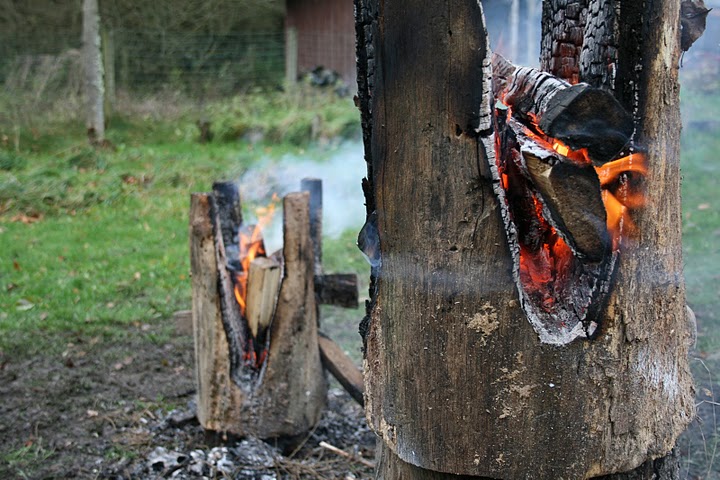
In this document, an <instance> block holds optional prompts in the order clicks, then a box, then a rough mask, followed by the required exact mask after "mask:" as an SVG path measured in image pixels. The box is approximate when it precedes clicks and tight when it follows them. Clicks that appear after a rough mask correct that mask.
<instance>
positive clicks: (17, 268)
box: [13, 260, 22, 272]
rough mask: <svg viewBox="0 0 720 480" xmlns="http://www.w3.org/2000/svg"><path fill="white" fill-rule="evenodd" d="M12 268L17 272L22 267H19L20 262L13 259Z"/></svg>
mask: <svg viewBox="0 0 720 480" xmlns="http://www.w3.org/2000/svg"><path fill="white" fill-rule="evenodd" d="M13 268H14V269H15V270H17V271H18V272H19V271H20V270H22V268H21V267H20V263H18V261H17V260H13Z"/></svg>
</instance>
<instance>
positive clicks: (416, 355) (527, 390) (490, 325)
mask: <svg viewBox="0 0 720 480" xmlns="http://www.w3.org/2000/svg"><path fill="white" fill-rule="evenodd" d="M482 3H486V2H482ZM601 3H603V2H596V1H593V2H592V4H593V5H594V6H598V7H599V6H600V4H601ZM604 3H607V2H604ZM543 4H544V5H547V4H556V5H558V7H559V9H560V11H559V12H558V13H559V15H558V20H557V21H556V22H555V23H556V24H557V26H558V29H557V30H558V31H563V33H564V34H568V35H564V36H563V38H567V37H568V36H570V35H574V34H576V35H575V36H576V37H577V38H578V39H579V43H582V41H583V38H584V35H583V33H584V32H583V30H582V29H579V31H578V32H574V31H572V30H571V31H568V30H567V29H565V28H564V27H565V25H566V24H565V23H564V22H563V18H565V15H567V16H568V17H572V18H579V17H580V16H581V15H582V14H581V13H580V12H579V10H580V9H581V8H580V7H579V6H580V5H581V4H583V2H565V1H560V0H558V1H554V0H548V1H546V2H543ZM584 4H585V5H587V2H584ZM616 5H617V3H616ZM355 6H356V8H355V11H356V33H357V41H358V42H357V44H358V49H357V59H358V103H359V105H360V109H361V113H362V125H363V140H364V146H365V158H366V160H367V163H368V175H367V178H366V179H365V181H364V184H363V190H364V192H365V195H366V205H367V223H366V226H365V228H364V229H363V234H361V238H360V239H361V240H363V241H362V242H359V244H360V246H361V248H362V249H363V251H364V252H365V254H366V255H367V256H368V258H369V259H371V261H372V267H373V268H372V270H371V278H370V294H371V298H370V300H369V302H368V303H367V312H366V313H367V315H366V317H365V319H364V320H363V328H362V331H363V333H364V339H365V342H366V349H365V386H366V392H365V400H366V403H365V405H366V407H365V408H366V413H367V417H368V422H369V424H370V426H371V428H372V429H373V430H374V431H375V432H376V433H377V435H378V436H379V437H380V439H381V445H379V447H378V450H379V456H378V458H379V460H378V462H377V464H378V467H377V468H378V471H377V474H376V478H377V479H387V480H389V479H396V478H418V479H419V478H422V479H427V480H430V479H432V480H440V479H448V478H488V477H489V478H504V479H508V478H549V479H550V478H552V479H554V478H597V477H603V478H604V476H608V477H612V478H615V477H616V476H617V478H643V479H649V478H651V477H654V476H656V477H658V478H662V479H670V478H677V477H676V476H672V477H671V476H670V475H671V473H669V472H665V473H663V472H662V471H661V470H663V469H664V467H663V466H664V465H669V466H672V460H670V461H668V462H667V463H665V464H664V463H663V461H661V460H659V459H660V457H663V456H665V455H667V453H668V452H669V451H670V450H671V449H672V448H673V445H674V443H675V441H676V439H677V438H678V436H679V434H680V433H681V432H682V430H683V429H684V428H685V426H686V425H687V424H688V422H689V421H690V420H691V418H692V411H693V401H692V398H693V397H692V379H691V377H690V375H689V368H688V364H687V359H686V354H687V332H686V330H687V326H686V324H688V323H691V322H690V321H688V320H687V318H686V313H685V305H684V290H683V286H682V279H681V275H680V272H681V269H682V266H681V258H680V225H679V221H678V219H679V218H680V215H679V212H680V209H679V203H678V202H679V182H678V179H679V172H678V150H677V146H678V143H677V142H678V133H679V125H680V123H679V116H678V115H679V110H678V98H677V92H678V88H677V68H675V67H676V65H677V62H676V60H677V55H678V54H679V45H678V42H679V38H680V35H679V32H678V31H677V28H675V29H673V25H674V24H676V23H677V18H678V17H677V15H678V13H679V12H678V10H679V9H678V4H677V2H671V1H666V0H661V1H659V2H652V3H647V2H645V3H643V2H620V14H621V16H622V14H623V13H625V12H626V11H627V10H630V12H629V13H632V15H627V16H626V18H623V19H622V24H623V25H622V26H623V28H625V27H628V28H627V29H623V30H622V32H623V34H625V33H626V32H629V31H631V32H632V36H627V37H623V40H625V42H623V43H622V45H623V49H622V51H621V52H619V54H618V56H619V57H621V58H620V60H621V61H620V63H619V65H620V66H621V67H623V66H624V67H623V68H625V67H629V70H623V69H619V70H618V72H617V78H618V79H620V80H619V81H618V83H619V84H620V85H623V82H627V83H625V85H631V87H630V88H631V89H634V91H635V92H636V93H637V96H628V97H625V96H624V95H620V96H618V97H617V98H619V99H620V102H621V105H622V109H624V110H625V111H626V112H631V113H632V116H633V118H634V119H640V121H638V122H637V123H635V124H633V125H632V129H627V128H625V127H624V125H625V122H624V120H623V118H626V117H625V116H624V115H623V114H622V112H620V113H619V114H618V115H616V116H615V117H611V118H610V120H611V121H610V122H606V121H605V119H604V118H603V117H604V113H600V112H604V110H603V109H602V108H600V109H598V110H597V111H596V113H595V115H596V117H598V118H595V119H593V117H592V112H591V110H590V109H586V108H580V107H581V106H582V102H581V100H583V99H591V98H593V97H595V96H596V93H593V91H592V90H588V88H589V87H572V86H570V85H569V84H565V83H563V82H560V81H555V80H553V79H552V77H550V76H548V75H541V74H540V73H532V72H530V71H525V73H524V74H523V75H515V72H516V70H517V69H516V68H515V67H512V68H509V69H508V71H510V72H511V73H510V74H509V76H508V75H505V76H502V79H507V81H506V82H505V85H509V86H510V87H512V86H515V87H517V89H516V91H517V92H518V94H517V95H516V96H515V97H514V99H512V100H511V101H510V100H507V98H506V99H503V98H496V97H494V96H493V94H492V88H491V76H492V74H493V72H501V69H499V68H498V69H496V68H494V66H493V65H492V61H491V58H490V47H489V43H488V39H487V36H486V33H485V25H484V20H483V15H482V5H481V4H480V3H478V2H437V1H429V0H405V1H399V0H356V2H355ZM571 10H572V13H571ZM613 10H614V9H613ZM594 11H598V12H599V11H600V10H599V9H597V8H595V10H594ZM428 19H431V20H432V21H428ZM602 21H603V18H598V19H593V23H594V24H599V23H601V22H602ZM570 28H576V27H575V24H572V26H571V27H570ZM550 40H551V41H552V40H555V39H550ZM547 47H548V48H549V47H550V45H547ZM583 48H584V45H579V46H578V48H577V49H573V52H576V53H577V54H578V55H579V52H580V50H581V49H583ZM569 60H570V58H569ZM571 60H573V62H574V65H577V64H578V63H577V60H576V59H575V58H572V59H571ZM591 60H592V61H594V63H595V64H601V65H605V64H606V61H607V59H605V58H594V59H591ZM629 71H632V72H633V76H628V72H629ZM636 74H637V77H635V76H634V75H636ZM531 77H533V78H536V79H538V82H541V81H542V84H540V83H535V84H534V85H532V86H528V85H530V83H531V82H530V83H529V80H530V78H531ZM523 79H525V80H523ZM543 79H544V80H543ZM631 79H633V83H629V82H630V80H631ZM545 82H549V83H547V85H546V86H545V88H543V85H544V84H545ZM551 85H555V88H553V89H550V88H549V87H550V86H551ZM521 87H522V88H521ZM525 87H527V88H525ZM535 87H537V88H535ZM546 89H547V90H546ZM581 89H582V91H580V90H581ZM504 90H505V88H504V87H501V88H496V89H495V91H496V92H502V91H504ZM507 90H508V91H510V89H509V88H508V89H507ZM567 90H570V91H569V92H566V91H567ZM562 92H565V93H562ZM540 93H543V95H541V96H538V94H540ZM558 95H567V97H566V98H565V99H564V100H563V97H562V96H558ZM572 95H575V96H572ZM597 98H600V99H601V100H600V101H602V102H605V103H604V105H606V107H607V108H611V107H612V106H613V104H612V102H610V101H609V100H608V101H605V100H602V97H600V96H598V97H597ZM626 98H634V99H637V104H633V103H631V102H626V101H625V99H626ZM525 100H532V103H530V104H528V105H527V106H526V104H525ZM561 100H562V101H561ZM502 101H504V102H505V105H504V108H496V106H497V104H498V102H502ZM588 101H589V100H588ZM554 102H558V103H557V109H556V110H557V111H559V112H560V113H558V114H557V115H556V116H555V118H556V119H558V120H553V119H552V118H551V116H549V114H548V112H549V111H550V110H551V109H553V103H554ZM573 108H576V110H575V111H573ZM566 113H567V116H566V117H565V114H566ZM533 116H534V117H535V118H533ZM583 116H584V118H587V119H588V120H589V121H595V122H596V124H597V125H599V126H600V128H598V129H597V130H594V129H587V130H585V131H584V130H583V128H584V127H586V125H579V126H578V129H577V130H572V129H570V127H569V126H572V125H573V122H574V119H577V118H582V117H583ZM543 118H545V123H542V120H543ZM562 118H566V119H567V122H564V121H562V122H561V121H560V120H559V119H562ZM613 118H614V119H613ZM618 120H620V121H618ZM547 122H549V123H550V124H551V125H550V126H548V125H546V123H547ZM555 122H560V123H557V124H556V125H555ZM563 122H564V124H565V126H564V127H563V128H560V127H561V126H563ZM541 123H542V125H541ZM555 126H557V128H558V130H557V131H555V130H553V128H555ZM543 127H544V128H543ZM616 127H617V128H616ZM546 129H547V130H546ZM548 130H551V131H552V133H549V131H548ZM634 131H636V132H638V133H640V132H642V135H644V136H642V137H639V139H641V140H642V142H643V145H646V148H647V160H646V161H645V160H644V158H643V156H642V155H639V154H638V152H637V151H634V152H633V151H630V152H626V151H624V150H626V146H625V145H626V144H627V143H628V142H629V141H631V140H632V138H631V137H632V134H633V132H634ZM577 132H579V134H578V135H575V136H573V134H575V133H577ZM617 132H620V133H619V134H618V133H617ZM582 133H586V134H588V135H590V134H593V135H595V136H596V138H588V139H587V141H585V140H583V136H582V135H580V134H582ZM605 133H608V134H609V135H610V140H608V138H606V135H605ZM562 135H567V138H566V139H565V140H562V139H560V138H559V137H560V136H562ZM616 137H617V139H619V140H617V139H616ZM556 140H559V141H557V142H556ZM561 142H562V144H561ZM573 142H577V143H573ZM604 142H608V143H610V144H612V145H613V146H612V148H609V147H608V148H606V149H605V148H604V147H603V145H602V144H603V143H604ZM556 143H557V146H555V144H556ZM571 143H572V145H571ZM583 148H584V149H587V152H583V151H582V149H583ZM626 153H632V157H630V158H626V159H623V158H625V157H623V156H624V155H625V154H626ZM615 162H618V163H615ZM570 167H572V168H570ZM615 167H617V168H618V169H621V173H618V175H617V176H615V174H616V173H617V172H616V171H615ZM593 170H594V171H593ZM642 171H648V172H649V174H648V175H647V181H648V182H652V188H647V189H642V188H636V187H642V183H643V182H644V179H643V178H642V177H644V175H643V174H642ZM635 176H637V177H638V178H637V180H642V181H641V182H639V185H635V180H636V178H634V177H635ZM542 177H545V178H542ZM611 178H612V180H610V179H611ZM641 193H642V196H643V197H645V196H647V199H648V200H647V205H646V206H645V207H643V210H642V211H639V212H633V213H634V215H633V216H632V217H629V216H625V213H624V212H621V213H620V216H621V217H622V216H625V219H627V218H632V220H633V221H634V222H635V225H636V227H637V229H638V232H639V236H638V238H637V239H636V241H637V244H636V246H637V248H635V245H633V244H632V243H629V242H628V243H624V242H621V243H620V244H619V245H616V244H615V239H616V237H615V232H613V229H612V227H611V225H612V224H614V223H615V221H616V220H617V218H618V212H620V211H621V210H622V209H616V210H611V208H610V207H609V202H607V201H603V199H604V197H607V198H608V199H611V198H614V199H616V200H617V201H618V203H620V205H623V204H622V201H626V200H630V202H629V203H631V204H633V205H642V204H644V200H642V199H641V198H640V194H641ZM603 207H604V210H605V211H603ZM624 207H625V208H627V209H629V207H627V205H625V206H624ZM583 210H584V211H587V212H588V217H587V218H586V219H583V218H582V214H581V213H582V211H583ZM623 223H624V222H623V220H619V224H623ZM561 230H562V231H561ZM623 237H625V232H623V231H622V229H621V232H620V236H619V237H618V238H620V239H622V240H624V239H625V238H623ZM619 247H623V248H619ZM626 247H629V248H626ZM523 252H524V253H523ZM519 253H523V256H522V259H523V260H525V261H518V258H519ZM618 259H619V261H618ZM518 280H520V283H518ZM533 287H536V288H533ZM611 287H612V291H611V290H610V289H611ZM531 302H532V303H533V309H534V310H533V311H534V312H535V313H536V315H537V317H538V318H539V319H540V323H541V325H540V327H538V322H533V320H532V318H529V317H530V315H529V314H528V308H527V305H528V304H530V303H531ZM523 304H525V305H523ZM590 310H593V311H590ZM531 313H532V311H531ZM578 319H581V320H578ZM583 319H584V320H583ZM528 320H530V321H528ZM568 320H571V321H572V322H574V323H569V322H568ZM593 324H595V325H593ZM600 326H601V327H600ZM543 328H544V329H545V330H544V331H543ZM573 339H574V340H573ZM419 378H421V381H418V379H419ZM558 452H561V453H558ZM643 464H644V465H643ZM641 465H642V467H641V468H638V467H639V466H641ZM634 469H637V470H636V471H635V472H631V471H632V470H634ZM668 469H669V467H668ZM618 472H625V473H618Z"/></svg>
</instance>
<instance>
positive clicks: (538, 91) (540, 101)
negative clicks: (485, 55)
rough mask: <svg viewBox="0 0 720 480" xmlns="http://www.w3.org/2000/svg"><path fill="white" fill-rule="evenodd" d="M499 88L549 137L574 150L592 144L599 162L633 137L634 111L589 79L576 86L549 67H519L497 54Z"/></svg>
mask: <svg viewBox="0 0 720 480" xmlns="http://www.w3.org/2000/svg"><path fill="white" fill-rule="evenodd" d="M492 63H493V92H494V93H495V95H496V97H498V98H500V99H502V100H503V102H504V103H505V104H507V105H509V106H511V107H512V111H513V115H515V116H517V117H518V118H519V119H520V120H522V121H524V122H525V123H526V124H530V123H533V122H536V123H537V126H538V127H539V128H540V129H541V130H542V132H543V133H545V134H546V135H548V136H549V137H552V138H556V139H559V140H561V141H563V142H564V143H565V144H567V145H568V146H569V147H570V148H571V149H573V150H580V149H582V148H586V149H587V151H588V156H589V157H590V159H591V160H592V161H593V163H595V164H596V165H602V164H604V163H606V162H608V161H610V160H612V159H613V157H615V156H616V155H617V154H618V153H619V152H620V151H621V150H622V149H623V148H624V147H626V146H627V144H628V143H629V142H630V137H631V136H632V133H633V129H634V125H633V120H632V116H631V115H630V114H629V113H628V111H626V110H625V109H624V108H623V106H622V105H621V104H620V103H619V102H618V101H617V100H616V99H615V97H613V95H612V94H611V93H609V92H607V91H604V90H600V89H598V88H593V87H589V86H588V85H586V84H578V85H573V86H570V85H569V84H568V83H566V82H564V81H562V80H560V79H558V78H556V77H553V76H552V75H550V74H549V73H547V72H542V71H540V70H537V69H535V68H529V67H515V66H514V65H511V64H510V63H509V62H508V61H507V60H505V59H504V58H503V57H502V56H500V55H497V54H495V55H493V58H492Z"/></svg>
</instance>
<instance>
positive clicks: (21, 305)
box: [15, 298, 35, 312]
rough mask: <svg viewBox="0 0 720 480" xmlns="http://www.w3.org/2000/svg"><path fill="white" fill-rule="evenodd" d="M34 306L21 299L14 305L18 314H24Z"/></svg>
mask: <svg viewBox="0 0 720 480" xmlns="http://www.w3.org/2000/svg"><path fill="white" fill-rule="evenodd" d="M34 306H35V304H34V303H32V302H30V301H29V300H26V299H24V298H21V299H20V300H18V301H17V303H16V304H15V310H17V311H18V312H26V311H28V310H30V309H32V308H33V307H34Z"/></svg>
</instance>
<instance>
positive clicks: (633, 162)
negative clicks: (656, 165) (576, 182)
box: [595, 153, 648, 250]
mask: <svg viewBox="0 0 720 480" xmlns="http://www.w3.org/2000/svg"><path fill="white" fill-rule="evenodd" d="M595 171H596V172H597V174H598V178H600V186H601V188H602V189H603V190H602V198H603V203H604V204H605V210H606V212H607V227H608V230H609V231H610V234H611V235H612V239H613V249H615V250H617V249H618V248H619V247H620V239H621V238H622V237H623V236H628V237H631V238H632V237H636V236H637V235H638V228H637V225H635V222H634V221H633V220H632V218H631V217H630V213H631V212H632V211H633V210H637V209H640V208H642V207H644V206H645V205H646V204H647V198H646V196H645V192H644V191H643V189H642V185H641V183H640V182H638V181H637V178H638V177H639V178H644V177H645V176H647V173H648V166H647V159H646V158H645V155H643V154H642V153H631V154H630V155H628V156H626V157H623V158H620V159H618V160H614V161H612V162H608V163H606V164H605V165H603V166H602V167H595Z"/></svg>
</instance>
